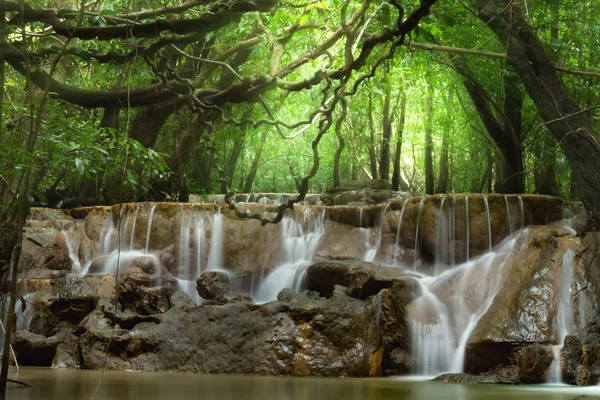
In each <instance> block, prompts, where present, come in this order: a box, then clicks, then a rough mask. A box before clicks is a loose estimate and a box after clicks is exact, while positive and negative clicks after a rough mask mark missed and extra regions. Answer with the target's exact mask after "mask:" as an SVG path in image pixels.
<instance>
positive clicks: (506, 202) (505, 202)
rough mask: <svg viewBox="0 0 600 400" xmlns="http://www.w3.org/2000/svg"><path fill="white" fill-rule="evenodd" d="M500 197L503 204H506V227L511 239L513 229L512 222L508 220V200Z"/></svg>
mask: <svg viewBox="0 0 600 400" xmlns="http://www.w3.org/2000/svg"><path fill="white" fill-rule="evenodd" d="M502 197H504V204H506V218H507V225H508V234H509V236H510V237H512V235H513V229H512V221H511V218H510V207H509V205H508V198H507V197H506V196H502Z"/></svg>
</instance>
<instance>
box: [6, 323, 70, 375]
mask: <svg viewBox="0 0 600 400" xmlns="http://www.w3.org/2000/svg"><path fill="white" fill-rule="evenodd" d="M59 343H60V340H59V338H58V337H56V336H52V337H49V338H47V337H45V336H42V335H38V334H35V333H32V332H29V331H18V332H17V334H16V335H15V340H14V342H13V349H14V350H15V353H16V354H17V360H19V363H20V364H22V365H31V366H38V367H49V366H50V365H52V359H53V358H54V355H55V354H56V348H57V346H58V344H59Z"/></svg>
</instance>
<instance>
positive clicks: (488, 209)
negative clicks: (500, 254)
mask: <svg viewBox="0 0 600 400" xmlns="http://www.w3.org/2000/svg"><path fill="white" fill-rule="evenodd" d="M483 204H484V206H485V215H486V217H487V228H488V248H489V251H492V222H491V221H490V205H489V204H488V199H487V196H486V195H484V196H483Z"/></svg>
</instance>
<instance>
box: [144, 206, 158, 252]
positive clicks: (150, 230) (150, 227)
mask: <svg viewBox="0 0 600 400" xmlns="http://www.w3.org/2000/svg"><path fill="white" fill-rule="evenodd" d="M155 209H156V204H154V205H153V206H152V208H151V209H150V215H149V216H148V230H147V231H146V254H148V252H149V251H150V235H151V234H152V220H154V210H155Z"/></svg>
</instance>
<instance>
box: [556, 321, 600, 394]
mask: <svg viewBox="0 0 600 400" xmlns="http://www.w3.org/2000/svg"><path fill="white" fill-rule="evenodd" d="M562 359H563V378H564V380H565V382H566V383H569V384H575V385H582V386H587V385H596V384H598V382H599V381H600V327H599V326H598V324H597V323H596V322H592V323H590V324H588V325H587V326H586V327H585V328H584V329H583V330H582V331H581V332H580V333H579V334H578V335H572V336H567V337H566V338H565V344H564V347H563V350H562Z"/></svg>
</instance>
